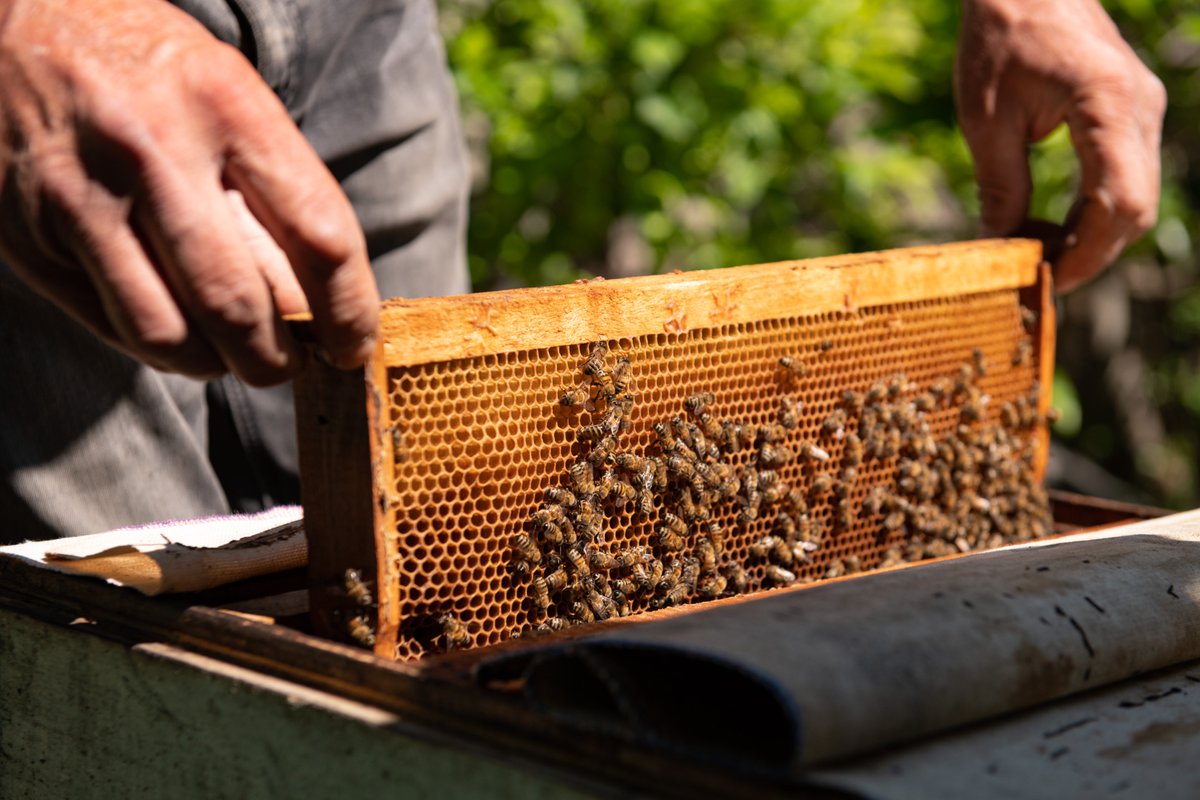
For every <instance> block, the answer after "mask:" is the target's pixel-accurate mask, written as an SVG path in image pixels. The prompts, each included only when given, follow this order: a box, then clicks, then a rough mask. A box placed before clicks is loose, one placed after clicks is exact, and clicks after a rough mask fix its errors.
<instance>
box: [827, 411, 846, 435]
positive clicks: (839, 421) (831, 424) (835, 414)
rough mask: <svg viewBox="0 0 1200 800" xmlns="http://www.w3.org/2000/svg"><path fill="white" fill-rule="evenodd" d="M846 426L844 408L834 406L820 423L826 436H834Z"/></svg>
mask: <svg viewBox="0 0 1200 800" xmlns="http://www.w3.org/2000/svg"><path fill="white" fill-rule="evenodd" d="M845 427H846V409H844V408H835V409H834V410H833V411H832V413H830V415H829V416H828V417H826V418H825V421H824V422H822V423H821V431H822V432H823V433H824V434H826V435H827V436H834V435H836V434H838V433H839V432H841V431H842V430H844V429H845Z"/></svg>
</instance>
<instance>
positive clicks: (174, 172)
mask: <svg viewBox="0 0 1200 800" xmlns="http://www.w3.org/2000/svg"><path fill="white" fill-rule="evenodd" d="M243 198H244V202H243ZM0 256H3V258H4V259H5V260H6V261H7V262H8V263H9V264H10V265H11V267H12V268H13V269H14V270H15V271H16V272H17V274H18V275H20V276H21V277H22V278H23V279H24V280H25V281H26V282H28V283H29V284H30V285H31V286H32V287H33V288H34V289H35V290H37V291H39V292H40V293H42V294H43V295H45V296H46V297H48V298H50V299H51V300H52V301H54V302H55V303H56V304H58V305H59V306H61V307H62V308H63V309H65V310H66V311H67V312H68V313H70V314H71V315H72V316H73V317H75V318H76V319H78V320H79V321H80V322H82V323H83V324H84V325H86V326H88V327H89V328H90V329H91V330H92V331H94V332H95V333H96V334H97V335H98V336H100V337H101V338H103V339H104V340H106V341H107V342H109V343H110V344H112V345H114V346H116V347H118V348H120V349H123V350H125V351H126V352H128V353H130V354H131V355H133V356H135V357H136V358H139V359H140V360H142V361H145V362H146V363H148V364H150V365H152V366H154V367H158V368H160V369H165V370H170V371H177V372H183V373H186V374H190V375H194V376H197V377H210V376H214V375H217V374H220V373H222V372H225V371H226V370H231V371H233V372H234V373H235V374H237V375H238V376H239V377H241V378H242V379H243V380H245V381H247V382H248V383H251V384H255V385H265V384H270V383H277V382H279V381H281V380H284V379H286V378H287V377H288V375H289V374H291V373H292V372H293V371H294V370H295V369H296V368H297V367H298V365H299V363H298V362H299V359H298V356H297V350H296V348H295V345H294V343H293V342H292V340H291V338H290V336H289V334H288V332H287V329H286V327H285V326H284V325H283V323H282V321H281V316H282V315H283V314H288V313H295V312H300V311H304V310H311V311H312V314H313V318H314V326H315V329H316V335H317V338H318V341H319V343H320V345H321V346H322V348H323V349H324V351H325V352H326V353H327V354H328V356H329V358H330V360H331V361H332V362H333V363H335V364H336V365H338V366H343V367H349V366H353V365H356V364H359V363H362V362H363V360H365V359H366V357H367V356H368V354H369V353H370V351H371V348H372V338H373V336H374V332H375V326H376V324H377V315H378V295H377V292H376V289H375V282H374V277H373V276H372V274H371V270H370V265H369V263H368V261H367V256H366V245H365V243H364V240H363V235H362V231H361V229H360V228H359V226H358V223H357V221H356V219H355V217H354V212H353V209H351V207H350V204H349V202H348V201H347V200H346V197H345V195H343V194H342V192H341V189H340V188H339V187H338V185H337V182H336V181H335V180H334V178H333V177H332V175H330V174H329V171H328V170H327V169H326V168H325V166H324V165H323V164H322V163H321V162H320V160H319V159H318V158H317V156H316V154H315V153H314V152H313V151H312V149H311V148H310V147H309V146H308V144H307V142H305V140H304V138H303V137H302V136H301V134H300V132H299V131H298V130H297V128H296V126H295V125H294V124H293V123H292V121H291V119H290V118H289V117H288V114H287V112H286V110H285V109H284V108H283V105H282V104H281V103H280V102H279V100H278V98H276V97H275V95H274V94H273V93H272V92H271V90H270V89H269V88H268V87H267V86H266V85H265V84H264V83H263V82H262V80H261V79H260V78H259V77H258V74H257V73H256V72H255V71H254V69H253V67H251V65H250V64H249V63H248V62H247V61H246V60H245V58H244V57H243V56H242V55H241V54H240V53H238V52H237V51H236V50H234V49H233V48H230V47H228V46H227V45H224V44H222V43H220V42H219V41H217V40H216V39H215V38H213V37H212V36H211V35H210V34H209V33H208V32H207V31H206V30H205V29H204V28H203V27H202V26H201V25H199V23H197V22H195V21H194V20H193V19H192V18H191V17H189V16H187V15H186V14H184V13H183V12H181V11H179V10H178V9H176V8H174V7H173V6H171V5H169V4H168V3H166V2H163V0H91V1H90V2H83V1H82V0H3V1H0Z"/></svg>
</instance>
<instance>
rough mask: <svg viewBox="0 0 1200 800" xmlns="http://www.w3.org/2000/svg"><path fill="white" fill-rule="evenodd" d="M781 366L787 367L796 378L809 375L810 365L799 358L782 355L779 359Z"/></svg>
mask: <svg viewBox="0 0 1200 800" xmlns="http://www.w3.org/2000/svg"><path fill="white" fill-rule="evenodd" d="M779 366H781V367H783V368H784V369H786V370H787V371H788V372H789V373H791V375H792V377H794V378H805V377H807V376H808V366H807V365H806V364H805V363H804V362H803V361H801V360H800V359H798V358H792V357H791V356H782V357H781V358H780V359H779Z"/></svg>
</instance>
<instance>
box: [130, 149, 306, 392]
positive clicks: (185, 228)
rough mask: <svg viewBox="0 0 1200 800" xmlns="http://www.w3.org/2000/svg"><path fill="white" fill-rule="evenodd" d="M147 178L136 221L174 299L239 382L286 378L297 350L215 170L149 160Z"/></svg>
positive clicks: (296, 361) (296, 360)
mask: <svg viewBox="0 0 1200 800" xmlns="http://www.w3.org/2000/svg"><path fill="white" fill-rule="evenodd" d="M146 177H147V181H146V187H147V190H146V195H145V199H144V201H143V202H140V203H139V204H138V206H137V215H138V222H139V227H140V228H141V229H142V230H143V232H144V233H145V235H146V237H147V239H148V240H149V242H150V243H151V246H152V248H153V250H154V253H155V255H156V256H157V259H158V262H159V263H160V265H161V266H162V269H163V271H164V273H165V274H166V275H167V278H168V280H169V282H170V284H171V287H172V289H173V291H174V293H175V296H176V297H177V298H178V300H179V303H180V305H182V306H183V308H184V309H185V310H186V311H187V313H188V316H189V317H190V318H191V320H192V321H193V322H194V324H195V326H196V327H197V328H198V329H199V330H200V331H201V332H202V334H203V335H204V336H205V337H206V338H207V339H208V340H209V342H210V343H211V344H212V346H213V348H214V349H215V350H216V351H217V352H218V353H219V354H220V356H221V358H222V360H223V361H224V362H225V364H226V365H227V366H228V367H229V369H230V370H231V371H232V372H233V373H234V374H235V375H237V376H238V377H239V378H241V379H242V380H243V381H245V382H246V383H248V384H250V385H253V386H266V385H271V384H275V383H280V382H281V381H283V380H286V379H287V378H288V377H289V376H290V375H291V374H292V373H293V372H294V371H295V370H296V369H297V368H298V367H299V364H300V360H299V357H298V353H297V352H296V350H295V346H294V344H293V342H292V341H291V338H290V337H289V336H288V335H287V333H286V331H285V330H284V329H283V327H282V324H281V321H280V315H279V313H278V312H277V310H276V307H275V302H274V298H273V297H272V295H271V291H270V287H269V286H268V285H267V282H266V279H265V278H264V277H263V275H262V273H261V272H260V271H259V269H258V265H257V264H256V263H255V259H254V257H253V255H252V254H251V251H250V248H248V247H247V246H246V244H245V242H244V240H243V236H242V229H241V226H240V225H239V223H238V221H237V219H236V217H235V214H234V212H233V210H232V208H231V207H230V205H229V202H228V200H227V198H226V195H225V191H224V189H223V188H222V187H221V186H220V184H219V183H218V181H217V177H216V175H215V174H208V175H205V174H203V170H201V174H200V175H198V176H197V175H194V174H193V175H188V174H186V173H185V172H184V171H183V170H181V169H177V168H176V166H175V165H174V164H171V163H167V162H165V161H153V162H149V163H148V164H147V172H146Z"/></svg>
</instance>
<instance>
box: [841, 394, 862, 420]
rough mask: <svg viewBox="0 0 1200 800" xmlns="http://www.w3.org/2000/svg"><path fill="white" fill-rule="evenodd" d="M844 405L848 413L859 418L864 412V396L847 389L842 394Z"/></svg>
mask: <svg viewBox="0 0 1200 800" xmlns="http://www.w3.org/2000/svg"><path fill="white" fill-rule="evenodd" d="M842 405H843V406H844V407H845V409H846V411H847V412H848V413H850V414H853V415H854V416H858V415H859V414H861V413H862V410H863V396H862V395H861V394H859V393H858V392H853V391H850V390H849V389H847V390H846V391H844V392H842Z"/></svg>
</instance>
